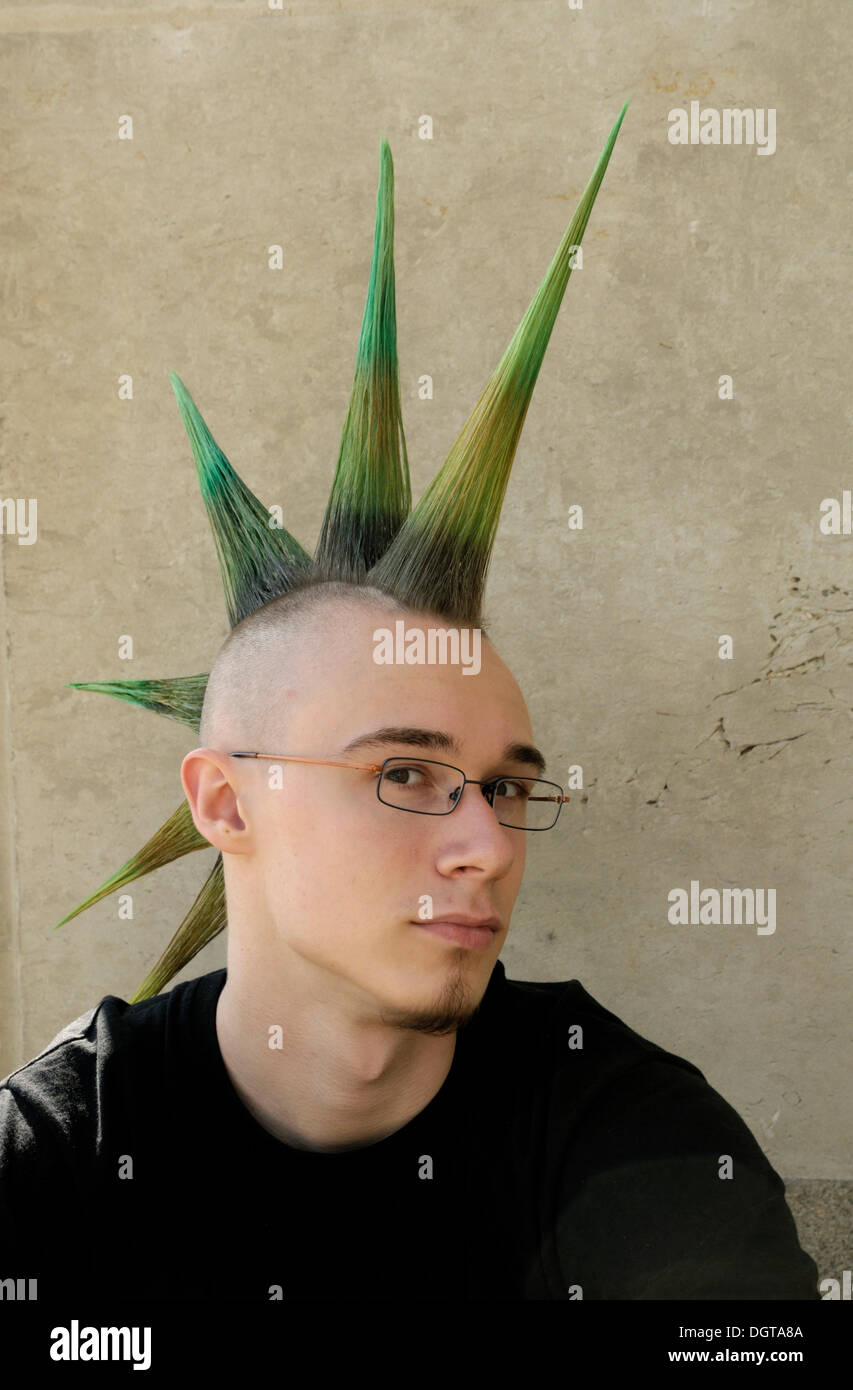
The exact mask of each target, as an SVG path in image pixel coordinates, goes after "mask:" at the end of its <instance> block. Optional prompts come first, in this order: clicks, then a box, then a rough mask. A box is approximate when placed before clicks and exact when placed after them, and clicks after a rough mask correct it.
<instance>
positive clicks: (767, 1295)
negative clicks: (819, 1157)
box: [555, 1058, 820, 1300]
mask: <svg viewBox="0 0 853 1390" xmlns="http://www.w3.org/2000/svg"><path fill="white" fill-rule="evenodd" d="M557 1187H558V1198H557V1212H556V1218H555V1226H556V1244H557V1253H558V1258H559V1263H560V1267H561V1270H562V1273H563V1276H564V1278H565V1282H566V1289H567V1291H568V1290H569V1289H570V1288H571V1287H572V1286H574V1288H575V1289H577V1288H578V1286H579V1287H580V1290H581V1293H580V1296H581V1297H583V1298H584V1299H591V1298H595V1299H726V1300H729V1299H730V1300H736V1299H799V1300H811V1299H819V1297H820V1295H819V1293H818V1289H817V1281H818V1271H817V1267H816V1265H815V1263H814V1260H813V1259H812V1258H811V1256H809V1255H808V1254H806V1252H805V1251H804V1250H803V1249H802V1248H801V1246H800V1244H799V1240H798V1237H797V1231H796V1227H795V1225H794V1220H793V1217H792V1215H791V1212H790V1210H789V1208H788V1205H787V1203H786V1201H785V1188H784V1184H783V1182H782V1179H781V1178H780V1177H779V1175H778V1174H777V1173H776V1172H775V1171H774V1169H773V1168H772V1167H771V1165H770V1163H769V1162H768V1160H767V1159H766V1157H765V1156H764V1154H763V1153H762V1151H761V1149H760V1147H759V1145H758V1144H757V1142H756V1140H755V1139H754V1137H753V1136H752V1134H751V1132H750V1131H749V1129H748V1128H747V1126H746V1124H745V1123H744V1121H743V1120H742V1119H741V1118H740V1116H739V1115H738V1114H737V1112H736V1111H735V1110H734V1109H733V1107H732V1106H731V1105H729V1103H728V1102H727V1101H726V1100H724V1099H723V1097H722V1096H721V1095H719V1094H718V1092H716V1091H715V1090H714V1089H713V1088H712V1087H711V1086H710V1085H709V1084H708V1082H707V1081H706V1080H705V1078H704V1077H703V1076H702V1075H701V1073H699V1072H698V1070H696V1069H695V1068H692V1067H691V1068H690V1069H689V1070H688V1069H687V1068H686V1067H682V1066H679V1065H678V1064H677V1063H673V1062H671V1061H668V1060H667V1059H666V1058H648V1059H646V1060H645V1061H642V1062H641V1063H639V1064H638V1065H636V1066H634V1067H632V1068H630V1069H629V1070H627V1071H626V1072H625V1073H623V1074H622V1075H621V1076H620V1077H619V1078H618V1079H617V1080H616V1081H613V1082H611V1083H610V1084H608V1085H607V1086H606V1087H605V1089H604V1091H603V1092H602V1093H600V1094H599V1095H598V1096H597V1097H596V1098H595V1099H594V1100H592V1101H591V1102H590V1104H589V1105H588V1106H587V1107H586V1109H585V1110H583V1111H582V1114H581V1117H580V1121H579V1124H578V1127H577V1130H576V1132H575V1133H574V1134H573V1135H572V1136H571V1138H570V1141H569V1143H568V1145H567V1149H566V1154H565V1160H564V1162H563V1164H562V1167H561V1170H560V1174H559V1179H558V1184H557ZM569 1296H573V1297H578V1296H579V1295H578V1293H577V1292H574V1293H573V1294H571V1295H569Z"/></svg>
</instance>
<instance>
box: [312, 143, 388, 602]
mask: <svg viewBox="0 0 853 1390" xmlns="http://www.w3.org/2000/svg"><path fill="white" fill-rule="evenodd" d="M411 505H412V494H411V485H410V482H409V460H408V455H407V453H406V439H405V434H404V432H403V418H402V410H401V408H400V385H399V379H398V364H397V307H396V298H395V287H394V163H393V160H392V158H391V148H390V146H389V144H388V141H387V140H386V139H385V138H384V137H383V139H382V140H381V141H380V147H379V189H378V192H377V194H376V221H375V225H374V233H373V260H372V262H371V266H370V281H369V283H368V287H367V299H366V302H365V305H364V315H363V317H362V323H361V334H360V337H359V340H358V350H357V353H356V361H355V379H354V381H353V385H352V392H351V394H350V400H349V406H348V409H347V416H346V421H345V423H344V429H343V436H342V438H341V446H340V452H339V454H338V463H337V468H336V470H335V476H334V480H333V482H332V489H331V493H330V496H329V502H328V505H327V507H326V514H325V516H324V518H323V524H322V527H321V530H320V537H319V540H318V542H317V549H316V551H315V553H314V560H315V563H316V565H317V567H318V569H319V570H320V571H321V572H322V573H323V574H324V575H325V576H327V577H328V578H330V579H344V580H349V581H351V582H353V583H359V582H360V581H361V580H363V579H364V577H365V575H366V574H367V571H368V570H369V569H371V567H372V566H373V565H374V564H375V563H376V561H377V560H378V559H379V557H380V556H381V555H383V554H384V552H385V551H386V550H387V549H388V546H389V545H390V544H391V542H392V540H393V539H394V537H395V535H396V534H397V532H398V531H399V529H400V527H401V525H402V524H403V521H404V520H405V518H406V517H407V516H408V514H409V509H410V507H411Z"/></svg>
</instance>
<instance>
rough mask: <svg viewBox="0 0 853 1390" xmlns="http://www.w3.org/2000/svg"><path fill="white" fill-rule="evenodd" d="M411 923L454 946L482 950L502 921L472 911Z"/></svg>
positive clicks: (498, 929)
mask: <svg viewBox="0 0 853 1390" xmlns="http://www.w3.org/2000/svg"><path fill="white" fill-rule="evenodd" d="M412 925H413V926H415V927H420V928H421V930H422V931H426V932H429V933H430V935H431V936H437V937H440V938H442V940H444V941H450V942H452V943H453V944H454V945H456V946H466V947H468V949H469V950H474V951H482V950H485V949H486V948H487V947H488V946H491V944H492V942H493V941H494V939H495V936H496V934H497V933H498V932H499V931H500V929H501V926H502V923H501V921H500V918H498V917H477V916H475V915H474V914H473V913H467V912H454V913H451V914H448V916H446V917H433V918H432V919H431V920H430V921H428V922H413V923H412Z"/></svg>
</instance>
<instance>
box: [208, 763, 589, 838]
mask: <svg viewBox="0 0 853 1390" xmlns="http://www.w3.org/2000/svg"><path fill="white" fill-rule="evenodd" d="M227 756H228V757H229V758H267V759H269V760H270V761H272V762H277V763H311V764H313V765H314V766H316V767H348V768H349V769H350V770H351V771H353V772H375V773H377V774H378V776H377V779H376V795H377V796H378V798H379V800H380V801H381V802H382V803H383V805H385V806H393V808H394V809H395V810H396V811H411V812H412V813H413V814H414V815H417V816H449V815H450V814H451V812H452V811H455V810H456V807H457V806H458V805H459V802H460V801H461V800H462V793H463V791H464V790H465V787H466V786H467V784H468V783H469V782H470V783H471V785H472V786H475V787H479V788H480V790H481V791H482V793H483V796H484V797H485V798H486V800H487V801H488V803H489V805H490V806H491V807H492V809H493V810H494V811H496V813H497V817H498V823H499V824H500V825H506V826H509V827H510V829H512V830H550V829H551V828H552V827H553V826H555V825H556V824H557V820H558V818H559V815H560V811H561V810H562V808H563V803H564V802H566V801H570V800H571V797H568V796H564V794H563V788H562V787H560V786H558V785H557V783H556V782H546V781H545V780H544V779H543V778H541V777H510V776H504V777H492V778H491V779H490V780H489V781H486V782H484V781H478V779H477V778H476V777H466V776H465V773H464V772H463V771H462V769H461V768H458V767H451V766H450V764H449V763H438V762H435V761H434V760H433V759H432V758H417V759H412V758H399V757H398V758H386V759H385V761H384V762H383V763H340V762H334V761H332V760H331V759H330V758H297V757H293V756H291V755H289V754H288V755H281V754H278V753H228V754H227ZM448 802H449V803H450V804H449V805H448Z"/></svg>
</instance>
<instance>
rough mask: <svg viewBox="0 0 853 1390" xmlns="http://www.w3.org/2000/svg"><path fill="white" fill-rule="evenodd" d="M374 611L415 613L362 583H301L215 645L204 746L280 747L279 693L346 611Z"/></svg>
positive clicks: (206, 701) (203, 725) (228, 748)
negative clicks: (276, 744)
mask: <svg viewBox="0 0 853 1390" xmlns="http://www.w3.org/2000/svg"><path fill="white" fill-rule="evenodd" d="M353 604H355V605H357V606H358V607H359V608H362V609H363V608H364V607H365V606H372V607H373V608H375V610H376V613H377V625H378V624H379V622H380V619H381V614H382V610H385V612H386V613H396V614H398V615H399V616H403V615H405V614H409V615H411V614H413V613H414V612H415V610H414V609H412V608H410V607H409V606H408V605H407V604H405V603H403V602H402V601H401V600H399V599H397V598H394V597H393V595H391V594H387V593H385V592H384V591H383V590H382V589H377V588H374V587H372V586H371V585H367V584H352V583H347V582H345V581H340V580H333V581H324V582H320V583H316V582H315V583H311V584H307V585H303V586H302V587H300V588H297V589H294V590H291V591H289V592H288V593H286V594H281V595H279V597H278V598H274V599H271V600H270V602H269V603H266V604H264V605H263V607H262V608H259V609H257V610H256V611H255V612H254V613H250V614H249V616H248V617H246V618H244V619H243V620H242V622H240V623H238V624H237V626H236V627H235V628H233V629H232V631H231V632H230V633H229V635H228V637H227V638H226V639H225V642H224V643H223V645H222V646H221V647H220V649H219V652H218V654H217V656H216V660H215V661H214V663H213V668H212V670H211V672H210V676H209V678H208V682H207V688H206V691H205V696H204V704H203V706H202V713H201V724H200V729H199V734H200V738H201V741H202V744H203V745H204V746H205V747H207V748H218V749H220V750H221V751H222V752H236V751H237V750H238V749H246V750H257V751H269V752H277V751H279V750H278V749H277V748H272V747H271V748H269V749H267V743H268V742H269V740H270V738H272V739H273V741H280V739H281V736H282V730H281V704H280V689H281V685H282V683H283V682H287V681H288V680H294V679H298V673H299V670H300V667H302V666H303V663H305V662H306V661H308V662H310V661H312V660H313V661H315V662H316V661H317V660H319V651H318V648H320V649H321V648H322V641H323V635H324V633H326V632H329V631H330V630H332V629H333V628H334V627H336V626H338V627H339V626H340V625H341V624H342V623H345V622H346V609H347V607H348V606H351V605H353Z"/></svg>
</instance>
